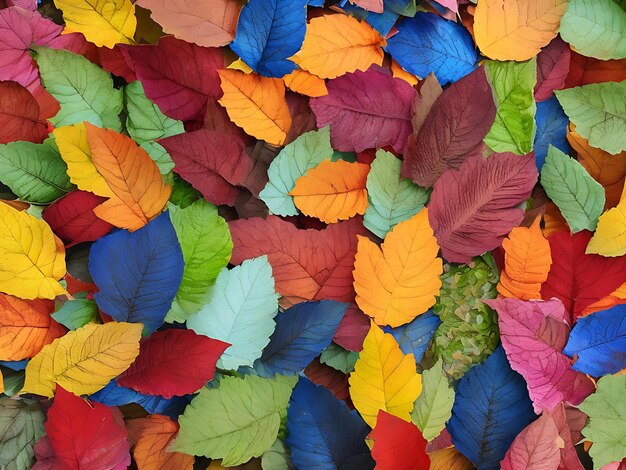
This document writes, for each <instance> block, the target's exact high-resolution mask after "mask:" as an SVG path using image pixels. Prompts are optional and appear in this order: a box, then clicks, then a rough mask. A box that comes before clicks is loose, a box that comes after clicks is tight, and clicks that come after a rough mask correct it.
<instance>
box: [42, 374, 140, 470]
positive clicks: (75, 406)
mask: <svg viewBox="0 0 626 470" xmlns="http://www.w3.org/2000/svg"><path fill="white" fill-rule="evenodd" d="M45 426H46V433H47V434H48V436H49V437H50V442H51V443H52V447H53V448H54V452H55V453H56V456H57V458H58V459H59V460H60V461H61V462H62V463H63V464H65V465H67V466H68V467H69V468H71V469H73V470H86V469H89V470H118V469H119V470H121V469H125V468H127V466H128V465H130V453H129V448H128V441H127V439H126V437H127V436H126V429H124V426H123V425H120V424H119V423H118V422H117V421H116V420H115V418H114V416H113V412H112V409H111V408H109V407H108V406H105V405H101V404H100V403H89V402H87V401H85V400H83V399H82V398H80V397H77V396H76V395H74V394H73V393H70V392H67V391H65V390H64V389H63V387H61V386H60V385H57V389H56V395H55V398H54V404H53V405H52V407H51V408H50V410H49V411H48V421H46V424H45Z"/></svg>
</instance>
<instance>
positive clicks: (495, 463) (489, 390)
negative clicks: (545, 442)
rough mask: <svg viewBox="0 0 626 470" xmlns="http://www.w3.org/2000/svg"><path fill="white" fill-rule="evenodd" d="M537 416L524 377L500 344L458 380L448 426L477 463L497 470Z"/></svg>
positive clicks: (454, 439)
mask: <svg viewBox="0 0 626 470" xmlns="http://www.w3.org/2000/svg"><path fill="white" fill-rule="evenodd" d="M534 419H535V415H534V413H533V409H532V405H531V402H530V400H529V399H528V394H527V393H526V384H525V383H524V379H522V377H521V376H520V375H519V374H517V372H514V371H513V370H512V369H511V368H510V367H509V364H508V362H507V360H506V356H505V354H504V350H503V349H502V347H498V348H497V349H496V350H495V351H494V352H493V353H492V354H491V355H490V356H489V357H488V358H487V360H486V361H485V362H484V363H483V364H479V365H476V366H474V367H472V368H471V369H470V370H469V371H468V372H467V373H466V374H465V375H464V376H463V377H462V378H461V380H460V381H459V384H458V387H457V390H456V397H455V399H454V406H453V408H452V417H451V418H450V421H448V426H447V429H448V431H450V434H451V435H452V443H453V444H454V446H455V447H456V448H457V449H458V450H459V451H460V452H461V453H462V454H463V455H465V456H466V457H467V458H468V459H469V460H471V462H472V463H473V464H474V465H475V466H477V467H479V468H481V469H486V470H489V469H494V470H495V469H499V468H500V461H501V460H502V458H503V457H504V455H505V453H506V451H507V449H508V448H509V446H510V445H511V443H512V442H513V440H514V438H515V436H516V435H517V434H519V432H520V431H521V430H522V429H524V428H525V427H526V426H527V425H528V424H529V423H530V422H531V421H533V420H534Z"/></svg>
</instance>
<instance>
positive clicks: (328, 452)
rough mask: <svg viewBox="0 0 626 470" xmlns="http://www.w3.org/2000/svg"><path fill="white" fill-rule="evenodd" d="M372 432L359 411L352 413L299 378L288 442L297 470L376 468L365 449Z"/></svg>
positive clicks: (289, 419) (289, 414) (289, 415)
mask: <svg viewBox="0 0 626 470" xmlns="http://www.w3.org/2000/svg"><path fill="white" fill-rule="evenodd" d="M369 430H370V429H369V427H368V426H367V424H365V421H363V419H362V418H361V417H360V416H359V414H358V413H357V411H356V410H352V411H350V410H349V409H348V406H347V405H346V404H345V403H344V402H343V401H340V400H337V399H336V398H335V397H334V396H333V394H332V393H330V392H329V391H328V390H327V389H325V388H324V387H321V386H316V385H313V384H312V383H311V382H310V381H309V380H308V379H306V378H300V380H299V381H298V384H297V385H296V386H295V388H294V389H293V393H292V394H291V400H290V401H289V409H288V412H287V432H288V436H287V439H286V441H285V443H286V444H287V445H288V446H289V447H290V448H291V460H292V462H293V464H294V466H295V468H299V469H302V470H308V469H316V470H335V469H346V468H354V469H359V470H366V469H371V468H374V461H373V460H372V458H371V456H370V452H369V449H368V448H367V445H365V437H366V436H367V434H368V432H369Z"/></svg>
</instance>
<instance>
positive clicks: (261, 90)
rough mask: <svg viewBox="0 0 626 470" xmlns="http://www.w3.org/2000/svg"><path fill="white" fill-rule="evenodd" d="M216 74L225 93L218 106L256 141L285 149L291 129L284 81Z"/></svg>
mask: <svg viewBox="0 0 626 470" xmlns="http://www.w3.org/2000/svg"><path fill="white" fill-rule="evenodd" d="M217 73H218V74H219V76H220V80H221V83H222V91H223V92H224V96H222V97H221V98H220V100H219V103H220V104H221V105H222V106H224V108H226V112H227V113H228V116H229V117H230V119H231V120H232V121H233V122H234V123H235V124H237V125H238V126H239V127H242V128H243V130H245V131H246V132H247V133H248V134H250V135H252V136H254V137H256V138H257V139H260V140H264V141H266V142H267V143H268V144H272V145H282V144H283V143H284V142H285V139H286V138H287V132H289V128H290V127H291V114H290V113H289V108H288V107H287V100H286V99H285V84H284V83H283V81H282V80H281V79H279V78H267V77H262V76H260V75H258V74H256V73H250V74H246V73H243V72H240V71H238V70H218V71H217Z"/></svg>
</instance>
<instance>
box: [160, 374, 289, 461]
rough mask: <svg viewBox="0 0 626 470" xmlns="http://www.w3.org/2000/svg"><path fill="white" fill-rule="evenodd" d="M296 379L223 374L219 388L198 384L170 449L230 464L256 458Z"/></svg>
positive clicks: (269, 441) (282, 412)
mask: <svg viewBox="0 0 626 470" xmlns="http://www.w3.org/2000/svg"><path fill="white" fill-rule="evenodd" d="M294 384H295V380H292V379H286V378H284V377H281V376H277V377H276V378H274V379H263V378H261V377H255V376H253V375H248V376H245V377H244V378H235V377H227V376H226V377H223V378H222V379H221V380H220V384H219V387H217V388H214V389H212V390H210V389H207V388H203V389H202V390H201V391H200V393H199V394H198V395H197V396H196V398H194V399H193V401H192V402H191V403H190V404H189V405H188V406H187V408H185V414H184V415H183V416H181V417H180V419H179V424H180V431H179V433H178V436H177V437H176V440H175V441H174V442H173V443H172V445H171V446H170V449H172V450H174V451H176V452H183V453H186V454H196V455H204V456H205V457H209V458H212V459H218V458H221V459H222V464H223V465H227V466H229V467H232V466H234V465H239V464H242V463H244V462H247V461H248V460H250V459H251V458H252V457H259V456H260V455H261V454H263V452H265V451H266V450H267V449H269V448H270V447H271V446H272V444H273V443H274V440H275V439H276V436H277V434H278V428H279V426H280V422H281V419H282V418H283V417H284V416H285V415H286V412H285V410H286V408H287V404H288V402H289V396H290V395H291V389H292V387H293V385H294Z"/></svg>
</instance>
